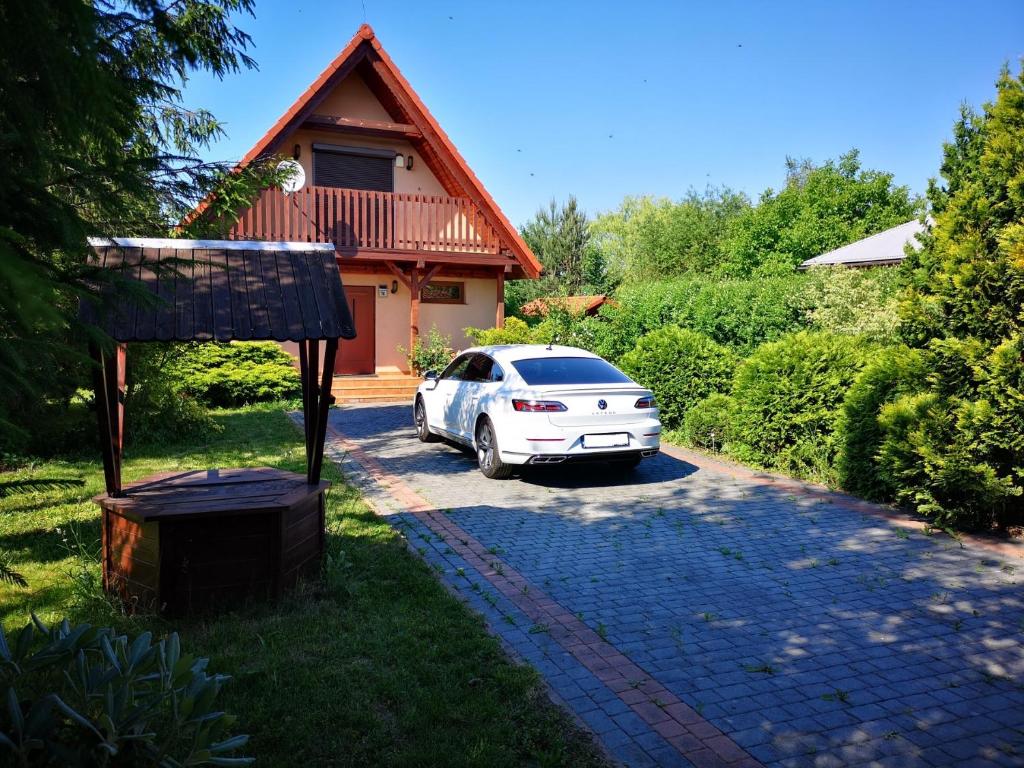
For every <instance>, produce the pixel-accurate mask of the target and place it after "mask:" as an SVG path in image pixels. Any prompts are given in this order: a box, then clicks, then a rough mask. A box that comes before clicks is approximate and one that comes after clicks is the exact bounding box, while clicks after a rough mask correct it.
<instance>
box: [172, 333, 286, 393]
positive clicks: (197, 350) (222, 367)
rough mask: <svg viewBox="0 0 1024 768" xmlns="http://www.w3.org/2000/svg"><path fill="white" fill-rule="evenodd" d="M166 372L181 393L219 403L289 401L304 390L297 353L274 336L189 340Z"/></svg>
mask: <svg viewBox="0 0 1024 768" xmlns="http://www.w3.org/2000/svg"><path fill="white" fill-rule="evenodd" d="M167 373H168V375H170V376H171V377H173V379H174V380H175V381H176V383H177V386H178V387H179V389H180V391H181V392H183V393H185V394H186V395H190V396H191V397H194V398H195V399H196V400H198V401H199V402H201V403H202V404H204V405H208V406H214V407H234V406H240V405H247V404H249V403H259V402H270V401H274V400H287V399H289V398H293V397H298V396H299V393H300V392H301V391H302V383H301V380H300V378H299V372H298V370H297V369H296V368H295V363H294V361H293V359H292V356H291V355H289V354H288V353H287V352H285V351H284V350H283V349H282V348H281V347H280V346H278V345H277V344H275V343H274V342H269V341H268V342H258V341H251V342H250V341H243V342H234V343H232V344H189V345H186V346H185V347H184V350H183V352H182V354H180V355H179V356H177V357H176V358H175V359H174V360H173V361H172V362H171V363H170V364H169V365H168V370H167Z"/></svg>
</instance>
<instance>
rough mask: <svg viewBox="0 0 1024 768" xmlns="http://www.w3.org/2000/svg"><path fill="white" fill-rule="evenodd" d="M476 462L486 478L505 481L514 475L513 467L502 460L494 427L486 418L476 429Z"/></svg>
mask: <svg viewBox="0 0 1024 768" xmlns="http://www.w3.org/2000/svg"><path fill="white" fill-rule="evenodd" d="M476 461H477V464H478V465H479V466H480V471H481V472H483V474H484V476H485V477H489V478H491V479H492V480H504V479H505V478H507V477H511V475H512V466H511V465H510V464H506V463H505V462H503V461H502V460H501V454H500V453H499V451H498V436H497V435H496V434H495V433H494V425H493V424H491V420H490V419H488V418H486V417H485V418H484V419H483V420H482V421H481V422H480V424H479V426H478V427H477V428H476Z"/></svg>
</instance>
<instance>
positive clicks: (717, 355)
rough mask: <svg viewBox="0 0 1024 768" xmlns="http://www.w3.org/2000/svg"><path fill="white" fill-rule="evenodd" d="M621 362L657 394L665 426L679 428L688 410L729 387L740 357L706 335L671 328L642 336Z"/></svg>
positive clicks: (633, 375)
mask: <svg viewBox="0 0 1024 768" xmlns="http://www.w3.org/2000/svg"><path fill="white" fill-rule="evenodd" d="M619 363H620V365H621V366H622V370H623V371H625V372H626V373H627V374H629V376H630V377H631V378H632V379H633V380H634V381H635V382H637V383H638V384H640V385H641V386H644V387H647V388H648V389H650V390H651V391H653V392H654V396H655V397H656V398H657V401H658V409H659V410H660V412H661V423H662V424H663V425H664V426H665V427H667V428H668V429H677V428H678V427H680V426H682V423H683V418H684V417H685V415H686V411H687V409H688V408H690V407H691V406H693V405H694V404H695V403H697V402H699V401H701V400H703V399H704V398H705V397H707V396H708V395H710V394H712V393H714V392H719V391H721V390H723V389H726V388H728V386H729V381H730V379H731V378H732V372H733V369H734V368H735V367H736V358H735V357H734V356H733V354H732V353H731V352H730V351H729V350H728V349H726V348H725V347H723V346H722V345H720V344H716V343H715V342H713V341H712V340H711V339H709V338H708V337H707V336H705V335H704V334H702V333H697V332H696V331H689V330H686V329H685V328H680V327H679V326H675V325H669V326H666V327H664V328H661V329H659V330H657V331H652V332H651V333H648V334H647V335H645V336H643V337H641V338H640V340H639V341H638V342H637V344H636V347H635V348H634V349H633V350H632V351H630V352H627V353H626V354H625V355H623V356H622V359H621V360H620V361H619Z"/></svg>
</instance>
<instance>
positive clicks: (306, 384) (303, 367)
mask: <svg viewBox="0 0 1024 768" xmlns="http://www.w3.org/2000/svg"><path fill="white" fill-rule="evenodd" d="M299 380H300V381H301V382H302V431H303V433H304V434H305V436H306V471H307V472H309V456H310V452H311V449H312V447H313V444H312V442H311V440H310V437H311V436H312V432H311V431H310V429H309V420H310V418H311V416H312V406H311V404H310V398H311V396H312V395H311V391H312V387H311V385H310V379H309V350H308V347H307V345H306V341H305V340H302V341H300V342H299Z"/></svg>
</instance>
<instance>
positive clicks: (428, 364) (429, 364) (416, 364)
mask: <svg viewBox="0 0 1024 768" xmlns="http://www.w3.org/2000/svg"><path fill="white" fill-rule="evenodd" d="M398 353H399V354H401V355H405V358H406V360H408V361H409V366H410V367H411V368H412V370H413V373H415V374H417V375H423V374H424V373H426V372H427V371H437V372H439V373H440V372H441V371H442V370H443V369H444V368H445V366H447V365H448V363H450V362H451V361H452V358H453V357H454V356H455V351H454V350H453V349H452V337H451V336H445V335H444V334H442V333H441V332H440V331H439V330H437V326H436V325H435V326H431V327H430V332H429V333H428V334H427V340H426V341H425V342H424V341H423V339H416V340H415V341H414V342H413V345H412V350H411V351H409V350H406V348H405V347H403V346H399V347H398Z"/></svg>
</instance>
